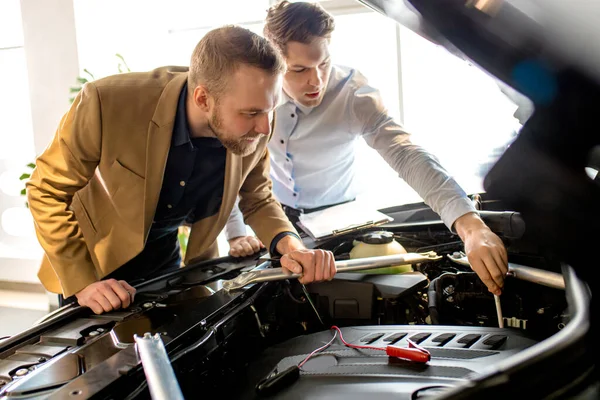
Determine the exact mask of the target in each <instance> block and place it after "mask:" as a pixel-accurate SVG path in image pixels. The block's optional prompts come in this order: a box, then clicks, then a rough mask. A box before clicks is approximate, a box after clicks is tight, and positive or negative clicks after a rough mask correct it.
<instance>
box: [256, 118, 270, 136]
mask: <svg viewBox="0 0 600 400" xmlns="http://www.w3.org/2000/svg"><path fill="white" fill-rule="evenodd" d="M254 130H255V131H256V132H257V133H262V134H263V135H269V134H270V133H271V119H270V118H269V114H266V113H265V114H261V115H260V116H258V117H257V118H256V125H255V126H254Z"/></svg>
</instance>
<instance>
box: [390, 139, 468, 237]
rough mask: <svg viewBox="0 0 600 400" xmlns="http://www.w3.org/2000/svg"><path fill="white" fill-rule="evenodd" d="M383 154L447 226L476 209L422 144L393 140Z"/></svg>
mask: <svg viewBox="0 0 600 400" xmlns="http://www.w3.org/2000/svg"><path fill="white" fill-rule="evenodd" d="M384 158H385V159H386V161H387V162H388V163H389V164H390V166H392V168H394V170H395V171H396V172H397V173H398V175H399V176H400V177H401V178H402V179H404V180H405V181H406V182H407V183H408V184H409V185H410V186H411V187H412V188H413V189H414V190H415V191H416V192H417V193H418V194H419V196H421V198H422V199H423V201H424V202H425V203H426V204H427V205H429V206H430V207H431V208H432V209H433V211H435V212H436V213H437V214H439V215H440V217H441V218H442V220H443V221H444V223H445V224H446V226H447V227H448V228H449V229H452V226H453V225H454V223H455V221H456V220H457V219H458V218H460V217H462V216H463V215H465V214H468V213H473V212H476V209H475V207H474V205H473V203H472V202H471V200H469V198H468V197H467V195H466V193H465V192H464V190H463V189H462V188H461V187H460V185H459V184H458V183H457V182H456V181H455V180H454V179H453V178H452V177H450V176H449V174H448V173H447V171H446V170H445V169H444V168H443V167H442V165H441V164H440V163H439V161H438V160H437V159H436V158H435V157H434V156H433V155H431V154H430V153H428V152H427V151H426V150H424V149H423V148H421V147H419V146H417V145H413V144H412V143H410V142H408V143H402V144H397V145H395V146H392V147H391V148H390V150H389V151H388V152H386V153H385V154H384Z"/></svg>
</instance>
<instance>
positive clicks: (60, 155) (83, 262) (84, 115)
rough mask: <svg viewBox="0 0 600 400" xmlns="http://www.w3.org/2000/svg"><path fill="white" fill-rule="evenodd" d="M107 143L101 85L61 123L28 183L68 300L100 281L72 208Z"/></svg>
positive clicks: (87, 90)
mask: <svg viewBox="0 0 600 400" xmlns="http://www.w3.org/2000/svg"><path fill="white" fill-rule="evenodd" d="M101 141H102V119H101V107H100V98H99V94H98V91H97V89H96V87H95V86H94V85H93V84H92V83H87V84H85V85H84V87H83V89H82V90H81V92H80V93H79V94H78V96H77V97H76V99H75V101H74V102H73V104H72V105H71V108H70V109H69V111H68V112H67V113H66V114H65V115H64V116H63V118H62V119H61V121H60V123H59V126H58V129H57V131H56V133H55V134H54V138H53V139H52V141H51V143H50V145H49V146H48V147H47V148H46V149H45V150H44V152H43V153H42V154H41V155H40V156H39V157H38V158H37V159H36V163H35V164H36V166H35V168H34V170H33V172H32V175H31V178H30V179H29V181H28V182H27V183H26V188H27V200H28V202H29V209H30V210H31V214H32V215H33V219H34V222H35V230H36V235H37V238H38V240H39V242H40V244H41V246H42V248H43V249H44V251H45V253H46V256H47V257H48V260H49V261H50V263H51V265H52V269H53V270H54V272H55V273H56V275H57V277H58V279H59V281H60V284H61V288H62V292H63V295H64V296H65V297H68V296H71V295H73V294H75V293H77V292H78V291H79V290H81V289H83V288H85V287H86V286H88V285H89V284H91V283H93V282H95V281H97V280H98V278H97V276H96V272H95V267H94V264H93V262H92V260H91V257H90V253H89V250H88V249H87V247H86V244H85V240H84V238H83V234H82V232H81V229H80V227H79V224H78V223H77V219H76V218H75V215H74V213H73V210H72V209H71V207H70V206H71V202H72V199H73V196H74V195H75V193H76V192H77V191H78V190H80V189H81V188H83V187H84V186H85V185H86V184H87V183H88V181H89V180H90V179H91V177H92V176H93V174H94V172H95V170H96V167H97V165H98V163H99V160H100V150H101Z"/></svg>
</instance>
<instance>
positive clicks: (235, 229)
mask: <svg viewBox="0 0 600 400" xmlns="http://www.w3.org/2000/svg"><path fill="white" fill-rule="evenodd" d="M239 202H240V198H239V197H238V198H237V199H236V201H235V204H234V205H233V210H231V215H229V219H228V220H227V223H226V224H225V238H226V239H227V240H231V239H233V238H236V237H239V236H246V224H245V223H244V216H243V215H242V212H241V211H240V207H239Z"/></svg>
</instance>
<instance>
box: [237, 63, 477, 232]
mask: <svg viewBox="0 0 600 400" xmlns="http://www.w3.org/2000/svg"><path fill="white" fill-rule="evenodd" d="M286 100H287V101H286V102H285V103H283V104H282V105H280V106H279V107H278V108H277V110H276V112H275V125H274V129H275V131H274V132H273V138H272V139H271V141H270V142H269V145H268V147H269V152H270V158H271V179H272V180H273V192H274V194H275V197H276V198H277V200H279V201H280V202H281V203H282V204H285V205H287V206H290V207H293V208H297V209H311V208H317V207H322V206H326V205H332V204H337V203H341V202H344V201H348V200H352V199H354V198H356V196H357V194H359V188H358V187H357V186H358V185H356V184H355V179H354V176H355V164H354V160H355V151H356V145H357V141H358V140H359V139H360V138H361V137H362V138H364V139H365V141H366V143H367V144H368V145H369V146H371V147H372V148H374V149H375V150H377V151H378V152H379V154H380V155H381V156H382V157H383V158H384V159H385V161H386V162H387V163H388V164H389V165H390V166H391V167H392V168H393V169H394V170H395V171H396V172H397V173H398V175H399V176H400V177H401V178H402V179H404V180H405V181H406V182H407V183H408V184H409V185H410V186H411V187H412V188H413V189H414V190H415V191H416V192H417V193H418V194H419V195H420V196H421V198H422V199H423V201H424V202H425V203H426V204H427V205H429V206H430V207H431V208H432V209H433V210H434V211H435V212H436V213H438V214H439V215H440V216H441V218H442V220H443V221H444V223H445V224H446V226H447V227H448V228H450V229H452V225H453V224H454V221H456V219H457V218H459V217H460V216H462V215H464V214H466V213H469V212H474V211H475V208H474V206H473V204H472V202H471V201H470V200H469V199H468V198H467V196H466V194H465V192H464V191H463V190H462V188H461V187H460V186H459V185H458V183H456V181H455V180H454V179H452V178H451V177H450V176H449V175H448V173H447V172H446V170H445V169H444V168H443V167H442V166H441V165H440V163H439V161H438V160H437V159H436V158H435V157H434V156H433V155H431V154H430V153H428V152H427V151H426V150H424V149H423V148H422V147H420V146H418V145H415V144H413V143H411V141H410V139H409V134H408V133H407V132H406V131H405V130H403V129H402V127H401V126H400V125H399V124H398V123H397V122H395V121H394V120H393V119H392V117H390V116H389V115H388V113H387V110H386V108H385V106H384V105H383V101H382V99H381V95H380V93H379V91H378V90H377V89H375V88H373V87H371V86H369V84H368V82H367V79H366V78H365V77H364V76H363V75H362V74H361V73H360V72H358V71H357V70H355V69H352V68H348V67H343V66H336V65H334V66H333V67H332V71H331V77H330V79H329V83H328V85H327V89H326V91H325V95H324V97H323V101H322V102H321V104H320V105H318V106H316V107H313V108H309V107H304V106H302V105H300V104H296V103H295V102H294V101H293V100H292V99H291V98H289V97H287V96H286ZM245 231H246V229H245V225H244V222H243V218H242V215H241V213H240V212H239V209H238V208H237V207H235V208H234V211H233V213H232V216H231V217H230V219H229V222H228V224H227V226H226V236H227V239H230V238H233V237H236V236H243V235H245Z"/></svg>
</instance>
